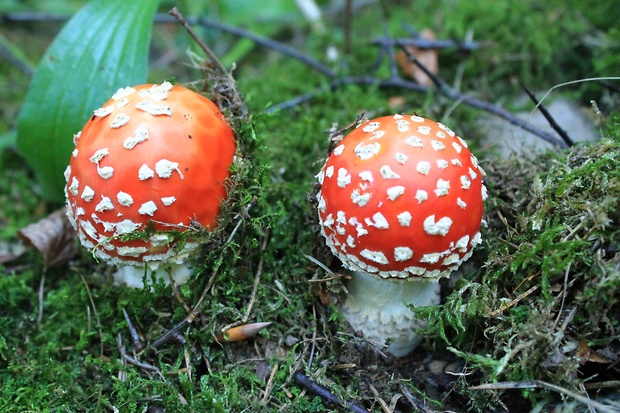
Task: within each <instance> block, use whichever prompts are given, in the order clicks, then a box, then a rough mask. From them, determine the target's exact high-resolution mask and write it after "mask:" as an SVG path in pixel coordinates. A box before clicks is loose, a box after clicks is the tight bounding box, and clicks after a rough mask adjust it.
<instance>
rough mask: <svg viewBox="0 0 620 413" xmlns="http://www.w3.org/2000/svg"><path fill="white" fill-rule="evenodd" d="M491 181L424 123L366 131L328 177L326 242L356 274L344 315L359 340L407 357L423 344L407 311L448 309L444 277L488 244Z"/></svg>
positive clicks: (343, 151)
mask: <svg viewBox="0 0 620 413" xmlns="http://www.w3.org/2000/svg"><path fill="white" fill-rule="evenodd" d="M484 175H485V173H484V171H483V170H482V168H481V167H480V166H478V161H477V160H476V158H475V156H473V155H472V154H471V152H470V151H469V149H467V144H466V143H465V141H463V140H462V139H461V138H460V137H458V136H457V135H456V134H455V133H454V132H453V131H451V130H450V129H448V128H447V127H445V126H444V125H442V124H440V123H437V122H434V121H432V120H429V119H425V118H423V117H420V116H415V115H414V116H405V115H394V116H385V117H381V118H377V119H373V120H370V121H365V122H363V123H361V124H360V125H358V126H357V128H356V129H354V130H353V131H351V132H350V133H349V134H348V135H346V136H345V137H344V138H343V139H342V140H341V141H340V142H339V143H338V144H337V145H336V146H335V148H334V150H333V151H332V153H331V154H330V156H329V157H328V159H327V162H326V163H325V165H324V166H323V168H322V169H321V171H320V172H319V174H318V181H319V184H320V190H319V192H318V194H317V202H318V215H319V222H320V226H321V233H322V235H323V237H324V238H325V241H326V243H327V246H328V247H329V248H330V249H331V252H332V253H333V254H334V255H335V256H337V257H338V258H339V259H340V260H341V261H342V263H343V264H344V266H345V267H346V268H348V269H350V270H352V271H353V273H352V278H351V280H350V282H349V283H348V284H347V290H348V295H347V298H346V301H345V302H344V305H343V308H342V310H343V313H344V315H345V316H346V318H347V320H348V321H349V322H350V323H351V325H352V327H353V328H354V329H355V330H356V331H361V332H362V333H363V334H364V337H365V338H366V339H367V340H368V341H369V342H371V343H373V344H374V345H375V347H376V348H378V349H381V348H383V346H384V343H386V342H388V341H389V342H390V344H389V346H388V348H387V352H389V353H391V354H392V355H394V356H397V357H401V356H404V355H406V354H408V353H409V352H410V351H411V350H412V349H413V348H414V347H415V346H417V345H418V344H419V343H420V341H421V339H422V338H421V336H420V335H419V334H418V333H417V332H416V330H418V329H420V328H422V327H423V326H424V325H425V324H426V323H425V322H424V320H417V319H416V318H415V317H414V314H413V312H412V311H410V309H409V308H408V307H407V305H413V306H428V305H436V304H438V303H439V299H440V295H439V284H438V283H437V281H438V280H439V279H440V278H442V277H448V276H449V275H450V273H451V272H452V271H454V270H456V269H457V268H459V266H460V265H461V264H462V263H463V262H464V261H465V260H467V259H468V258H469V257H470V256H471V254H472V251H473V249H474V247H475V246H476V245H478V244H480V242H481V238H480V232H479V230H480V223H481V220H482V213H483V201H484V199H485V198H486V188H485V186H484V185H483V183H482V178H483V177H484Z"/></svg>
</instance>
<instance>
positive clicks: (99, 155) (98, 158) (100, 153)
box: [89, 148, 110, 164]
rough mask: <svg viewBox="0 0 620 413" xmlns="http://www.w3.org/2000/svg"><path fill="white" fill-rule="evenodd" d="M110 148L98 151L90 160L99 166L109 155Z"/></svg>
mask: <svg viewBox="0 0 620 413" xmlns="http://www.w3.org/2000/svg"><path fill="white" fill-rule="evenodd" d="M109 153H110V152H109V151H108V148H103V149H98V150H97V151H95V153H94V154H93V156H91V157H90V158H89V159H90V161H91V162H92V163H96V164H98V163H99V162H100V161H101V160H102V159H103V158H104V157H105V156H108V155H109Z"/></svg>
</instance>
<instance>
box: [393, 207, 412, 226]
mask: <svg viewBox="0 0 620 413" xmlns="http://www.w3.org/2000/svg"><path fill="white" fill-rule="evenodd" d="M396 218H397V219H398V223H399V224H400V226H401V227H408V226H409V225H410V224H411V218H412V216H411V214H410V213H409V211H405V212H401V213H400V214H398V215H397V216H396Z"/></svg>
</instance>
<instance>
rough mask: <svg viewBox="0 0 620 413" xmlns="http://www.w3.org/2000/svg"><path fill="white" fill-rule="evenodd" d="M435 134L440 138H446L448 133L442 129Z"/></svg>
mask: <svg viewBox="0 0 620 413" xmlns="http://www.w3.org/2000/svg"><path fill="white" fill-rule="evenodd" d="M435 136H437V137H438V138H439V139H444V138H445V137H446V134H445V133H443V132H442V131H437V133H436V134H435Z"/></svg>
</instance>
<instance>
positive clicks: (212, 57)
mask: <svg viewBox="0 0 620 413" xmlns="http://www.w3.org/2000/svg"><path fill="white" fill-rule="evenodd" d="M169 13H170V15H171V16H172V17H174V18H175V19H177V20H178V21H179V23H181V25H182V26H183V27H185V30H187V33H189V35H190V36H191V37H192V39H194V41H195V42H196V44H198V47H200V48H201V49H202V51H203V52H205V54H206V55H207V57H208V58H209V60H210V61H211V63H213V65H215V67H216V68H217V70H218V71H219V72H220V74H222V75H225V76H227V77H229V78H230V80H233V79H232V76H230V73H229V72H228V70H226V68H225V67H224V65H223V64H222V62H220V59H218V57H217V56H216V55H215V53H213V52H212V51H211V49H210V48H209V46H207V44H206V43H205V42H203V41H202V39H201V38H200V37H199V36H198V34H197V33H196V32H195V31H194V29H193V28H192V26H190V25H189V23H188V22H187V20H185V17H183V15H182V14H181V13H180V12H179V9H177V8H176V7H173V8H172V10H170V12H169ZM233 82H234V80H233Z"/></svg>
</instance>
